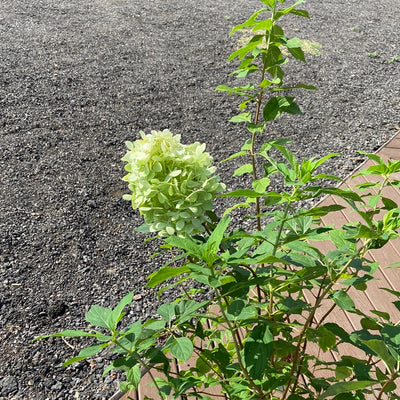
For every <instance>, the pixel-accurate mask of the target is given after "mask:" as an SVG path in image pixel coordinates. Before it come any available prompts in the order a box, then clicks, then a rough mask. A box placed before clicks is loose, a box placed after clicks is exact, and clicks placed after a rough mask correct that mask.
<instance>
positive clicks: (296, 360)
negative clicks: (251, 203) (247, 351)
mask: <svg viewBox="0 0 400 400" xmlns="http://www.w3.org/2000/svg"><path fill="white" fill-rule="evenodd" d="M368 243H369V241H367V242H366V243H365V244H364V245H363V246H362V247H361V248H360V250H359V251H358V252H357V254H356V255H354V256H353V257H351V258H350V260H348V261H347V262H346V264H345V265H344V266H343V267H342V269H341V270H340V271H339V272H338V273H337V274H336V276H335V278H334V279H332V280H331V282H330V283H329V284H328V285H327V287H326V288H325V289H324V290H323V292H322V293H321V295H320V296H319V297H317V298H316V301H315V304H314V307H313V309H312V310H311V312H310V315H309V316H308V318H307V320H306V322H305V323H304V326H303V329H302V330H301V332H300V335H299V338H298V340H297V346H296V350H295V352H294V355H293V365H292V368H291V370H290V375H289V379H288V381H287V383H286V387H285V391H284V393H283V395H282V397H281V400H285V399H286V397H287V395H288V394H289V390H290V387H291V386H292V380H293V376H294V374H295V372H297V374H296V375H299V366H300V368H301V365H302V359H303V357H302V356H300V353H301V352H300V349H301V345H302V343H303V339H304V336H305V334H306V332H307V329H308V328H309V327H310V326H311V324H312V321H313V319H314V316H315V312H316V310H317V309H318V308H319V305H320V304H321V302H322V300H323V299H324V298H325V296H326V295H327V294H328V293H329V292H330V290H331V289H332V287H333V286H334V285H335V283H336V282H337V280H338V279H339V278H340V276H341V275H342V274H343V273H344V272H345V271H346V270H347V269H348V268H349V266H350V264H351V263H352V262H353V260H354V259H355V258H356V257H359V256H360V255H361V254H363V252H364V251H366V250H367V249H368ZM296 382H297V378H295V380H294V384H293V386H292V390H291V392H292V393H294V391H295V390H296Z"/></svg>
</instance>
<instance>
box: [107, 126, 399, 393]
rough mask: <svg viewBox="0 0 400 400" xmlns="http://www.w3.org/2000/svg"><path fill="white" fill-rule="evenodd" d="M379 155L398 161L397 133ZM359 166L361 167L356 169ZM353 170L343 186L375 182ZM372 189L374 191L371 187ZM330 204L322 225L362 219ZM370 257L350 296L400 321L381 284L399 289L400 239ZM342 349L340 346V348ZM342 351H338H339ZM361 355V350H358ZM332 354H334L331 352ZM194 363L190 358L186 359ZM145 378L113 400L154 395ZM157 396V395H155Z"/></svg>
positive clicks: (395, 195)
mask: <svg viewBox="0 0 400 400" xmlns="http://www.w3.org/2000/svg"><path fill="white" fill-rule="evenodd" d="M376 154H377V155H379V156H380V157H382V158H383V159H384V160H385V161H387V160H399V159H400V133H398V134H397V135H396V136H394V137H393V138H392V139H391V140H389V141H388V142H387V143H386V144H385V145H384V146H383V147H382V148H381V149H379V150H378V151H377V153H376ZM372 164H373V163H372V162H371V161H367V162H366V163H364V164H363V165H362V166H361V168H362V169H364V168H366V167H368V166H370V165H372ZM359 169H360V168H359ZM359 169H358V170H356V171H354V172H353V174H352V176H350V177H348V178H347V179H346V181H345V182H344V183H343V184H342V187H347V186H351V187H354V186H355V185H357V184H361V183H364V182H367V181H372V182H376V181H378V179H379V177H377V176H374V175H370V176H368V177H364V176H357V177H354V175H356V174H357V172H358V171H359ZM396 175H397V176H396V179H399V180H400V173H398V174H396ZM371 191H372V192H373V190H371ZM385 196H386V197H388V198H390V199H393V200H394V201H395V202H396V203H400V189H399V188H387V189H385ZM329 204H340V205H344V206H346V209H344V210H342V211H339V212H336V213H334V214H328V216H325V217H323V218H322V221H323V223H324V224H325V225H331V224H333V225H334V226H339V225H340V226H341V225H343V224H345V223H347V222H350V221H361V217H360V216H359V215H358V214H357V213H356V212H354V211H353V210H351V209H349V208H348V207H347V204H346V203H345V202H344V201H342V200H340V199H337V198H333V197H331V196H330V197H328V198H326V199H325V200H324V201H323V202H322V203H321V204H320V205H329ZM321 246H322V247H321V250H324V251H329V250H332V247H330V246H331V245H329V244H328V243H326V244H321ZM370 257H371V258H372V259H373V260H375V261H377V262H379V264H380V266H379V268H378V270H377V271H376V274H375V275H374V276H375V278H376V279H375V280H373V281H371V282H370V283H369V288H368V290H367V291H365V292H362V291H358V290H355V289H354V288H352V289H351V296H352V298H353V300H354V301H355V303H356V306H357V307H360V308H362V309H363V310H364V312H366V313H368V312H370V310H379V311H386V312H389V313H390V314H391V317H393V321H397V320H400V312H399V311H398V310H397V308H396V307H394V306H393V304H392V301H394V300H395V298H394V296H393V295H391V294H389V293H388V292H386V291H384V290H381V289H380V288H381V287H386V288H390V289H394V290H397V291H400V272H399V270H398V269H387V268H385V267H386V266H388V265H390V264H391V263H394V262H397V261H400V239H396V240H395V241H392V243H389V244H388V245H386V246H385V247H384V248H383V249H377V250H373V251H372V252H371V255H370ZM329 307H330V305H329V303H328V302H326V303H324V304H323V306H322V308H321V310H320V314H319V316H320V317H322V315H323V312H324V310H327V309H328V308H329ZM330 320H335V321H336V322H337V321H340V325H341V326H343V327H344V328H345V329H346V328H349V329H351V328H353V329H358V328H360V322H359V317H357V316H355V315H354V314H351V313H348V312H344V311H342V310H339V309H336V310H334V312H333V314H332V316H331V319H330ZM342 349H344V351H347V348H343V347H342ZM339 350H341V349H339ZM354 350H355V349H354V348H353V347H352V349H351V351H352V354H353V355H355V356H357V355H358V353H357V352H355V351H354ZM340 352H341V351H340ZM360 354H361V353H360ZM331 357H334V356H333V354H331ZM189 362H193V361H189ZM143 379H144V380H143V381H142V382H141V385H140V388H139V391H134V392H130V393H127V394H122V393H121V394H120V396H117V397H115V396H113V400H117V399H119V400H128V399H135V400H143V399H144V397H145V396H146V394H147V396H150V397H153V398H156V396H155V393H154V388H153V387H152V386H151V385H150V381H149V377H146V376H145V377H144V378H143ZM157 398H158V397H157Z"/></svg>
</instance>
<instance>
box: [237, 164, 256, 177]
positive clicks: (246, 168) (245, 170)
mask: <svg viewBox="0 0 400 400" xmlns="http://www.w3.org/2000/svg"><path fill="white" fill-rule="evenodd" d="M252 173H253V166H252V165H251V164H244V165H241V166H240V167H239V168H236V169H235V172H234V173H233V176H242V175H244V174H252Z"/></svg>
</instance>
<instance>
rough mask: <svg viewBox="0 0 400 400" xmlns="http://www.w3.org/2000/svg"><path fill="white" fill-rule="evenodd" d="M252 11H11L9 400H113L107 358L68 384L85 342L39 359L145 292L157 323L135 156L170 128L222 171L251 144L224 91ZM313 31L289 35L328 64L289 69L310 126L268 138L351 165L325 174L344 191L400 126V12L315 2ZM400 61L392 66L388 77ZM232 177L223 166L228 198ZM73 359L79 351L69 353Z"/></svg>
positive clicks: (231, 6)
mask: <svg viewBox="0 0 400 400" xmlns="http://www.w3.org/2000/svg"><path fill="white" fill-rule="evenodd" d="M259 7H261V3H260V2H258V1H256V0H223V1H219V2H215V1H210V0H202V1H197V0H185V1H174V0H140V1H139V0H130V1H128V0H91V1H82V0H69V1H66V0H30V1H23V0H2V1H1V3H0V49H1V52H0V54H1V63H0V71H1V75H0V104H1V112H0V148H1V153H2V154H1V158H0V185H1V186H0V195H1V203H0V212H1V214H0V285H1V286H0V309H1V315H0V351H1V354H2V355H1V365H0V398H3V399H36V400H40V399H43V400H44V399H107V398H109V397H110V396H111V395H112V394H113V393H114V392H115V391H116V390H117V385H118V379H119V377H118V376H117V375H109V376H108V377H107V378H105V380H102V379H101V372H102V368H103V366H104V365H105V364H106V363H107V356H101V357H97V358H95V359H94V360H92V361H91V362H82V363H79V364H77V365H74V366H71V367H69V368H67V369H65V368H63V367H62V366H60V362H61V361H63V360H65V359H66V358H67V357H70V356H73V355H75V354H76V353H77V352H78V350H79V348H80V346H81V342H79V341H76V340H68V345H67V343H65V342H63V341H62V340H61V339H58V340H55V339H54V340H53V339H51V340H46V341H40V342H35V343H32V342H31V339H32V338H33V337H35V336H37V335H40V334H45V333H51V332H56V331H59V330H61V329H64V328H78V327H79V328H80V327H85V326H86V323H85V322H84V314H85V312H86V311H87V310H88V308H89V306H90V305H91V304H101V305H105V306H110V305H115V304H116V303H117V302H118V300H119V299H120V298H121V297H122V296H123V295H125V294H126V293H127V292H128V291H130V290H133V289H135V290H136V294H137V297H136V300H135V301H134V303H133V306H132V307H131V309H130V314H129V318H130V319H135V318H138V317H142V318H146V317H147V316H149V315H150V314H152V313H153V312H154V310H155V308H156V307H157V301H156V298H155V296H154V293H153V292H151V291H149V290H148V289H146V288H145V287H144V285H145V282H146V276H147V275H148V274H149V273H151V272H152V271H154V270H155V269H156V268H157V267H159V265H160V262H161V261H162V260H160V259H157V258H156V259H155V260H150V258H149V256H150V255H151V254H152V253H153V251H154V250H155V249H156V243H155V242H150V243H147V244H146V245H143V243H142V241H143V237H142V236H140V235H138V234H132V229H133V228H134V227H135V226H137V225H139V224H140V223H141V219H140V217H139V215H138V213H137V212H136V211H133V210H132V209H130V205H129V203H128V202H125V201H123V200H122V199H121V196H122V194H123V193H124V192H126V188H125V183H124V182H123V181H121V179H120V178H121V177H122V176H123V174H124V172H123V164H122V163H121V162H120V158H121V157H122V156H123V155H124V153H125V146H124V141H125V140H133V139H135V138H137V137H138V132H139V130H146V132H149V131H150V129H164V128H170V129H171V131H173V132H174V133H180V134H181V135H182V137H183V141H184V142H187V143H188V142H192V141H194V140H199V141H201V142H207V144H208V150H209V151H210V152H211V153H212V154H213V156H214V158H215V160H216V161H219V160H221V159H223V158H224V157H226V156H227V155H229V154H230V153H232V152H233V151H236V150H237V149H238V147H239V146H240V145H241V144H242V143H243V142H244V140H245V133H244V132H243V131H242V130H241V129H240V127H239V126H236V125H233V124H229V123H228V122H227V121H228V120H229V118H230V117H231V116H232V115H234V114H235V113H236V112H237V99H233V98H228V97H226V95H224V94H221V93H215V92H213V89H214V88H215V87H216V86H217V85H219V84H222V83H229V81H230V78H228V77H227V74H228V73H229V72H230V71H232V70H233V69H234V68H235V66H236V64H230V65H229V64H227V63H226V61H225V60H226V58H227V57H228V55H229V54H230V52H231V51H232V50H233V49H234V47H235V40H236V39H235V38H233V39H232V38H231V39H229V38H228V35H227V34H228V32H229V31H230V29H231V27H232V26H233V25H234V24H236V23H239V22H241V21H243V19H244V18H245V17H247V16H249V15H250V14H251V13H252V12H253V11H254V10H255V9H256V8H259ZM305 8H307V10H309V12H310V14H311V16H312V19H311V20H310V21H307V20H302V19H298V18H290V17H288V18H287V19H286V23H285V24H284V26H285V27H286V31H287V34H288V35H289V36H298V37H300V38H302V39H307V40H310V41H311V42H315V43H319V44H320V45H321V46H322V47H321V49H320V50H321V52H322V55H309V57H308V60H309V62H308V64H300V63H296V62H293V63H290V64H289V65H288V68H287V76H288V79H289V80H293V82H298V81H300V82H304V83H309V84H314V85H316V86H318V88H319V90H318V91H317V92H298V94H297V97H298V103H299V104H300V105H301V107H302V109H303V110H304V111H305V115H304V116H302V117H298V116H285V117H283V118H282V119H280V120H279V121H278V122H276V123H272V124H271V126H270V131H269V137H270V138H277V137H287V138H290V139H293V141H294V145H293V150H294V151H295V153H296V154H297V155H298V156H299V157H306V156H307V157H308V156H314V155H315V156H323V155H325V154H327V153H329V152H340V153H342V156H341V157H340V158H336V159H335V160H334V161H332V162H331V163H330V164H329V166H328V169H327V170H329V172H333V173H337V174H339V175H341V176H344V175H347V174H348V173H349V172H350V171H351V170H353V169H354V167H355V166H356V165H357V164H358V163H359V162H360V157H359V156H358V154H357V153H356V149H362V150H365V151H370V152H372V151H374V150H376V149H378V148H379V146H381V145H382V144H383V143H384V142H385V141H386V140H387V139H389V138H390V137H391V136H393V135H394V134H395V133H396V126H398V125H399V124H400V116H399V114H400V96H399V94H400V93H399V91H400V89H399V88H400V72H399V69H400V62H396V61H394V59H393V57H395V56H399V59H400V45H399V43H400V30H399V27H398V16H399V15H400V3H399V2H397V1H393V0H380V1H379V2H376V1H372V0H365V1H363V2H362V4H361V3H360V2H358V1H346V2H338V1H333V0H328V1H324V2H321V1H319V0H318V1H317V0H312V1H311V0H310V1H309V2H308V3H307V4H306V6H305ZM390 60H392V61H393V62H391V63H390V62H389V61H390ZM233 167H234V166H233V164H224V165H223V166H222V170H221V171H222V175H223V180H224V181H225V182H226V183H227V185H228V187H229V188H231V187H233V186H234V185H236V183H234V180H233V179H232V178H231V175H232V171H233ZM71 347H74V350H73V349H71Z"/></svg>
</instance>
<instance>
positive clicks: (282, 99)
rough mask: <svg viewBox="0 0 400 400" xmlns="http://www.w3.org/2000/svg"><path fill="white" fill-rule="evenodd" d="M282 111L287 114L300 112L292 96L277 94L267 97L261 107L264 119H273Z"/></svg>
mask: <svg viewBox="0 0 400 400" xmlns="http://www.w3.org/2000/svg"><path fill="white" fill-rule="evenodd" d="M283 112H286V113H289V114H302V112H301V110H300V108H299V106H298V105H297V104H296V103H295V102H294V97H288V96H277V97H272V98H271V99H269V101H268V102H267V104H266V105H265V106H264V109H263V116H264V121H273V120H275V119H277V118H278V117H279V116H280V115H281V114H282V113H283Z"/></svg>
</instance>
